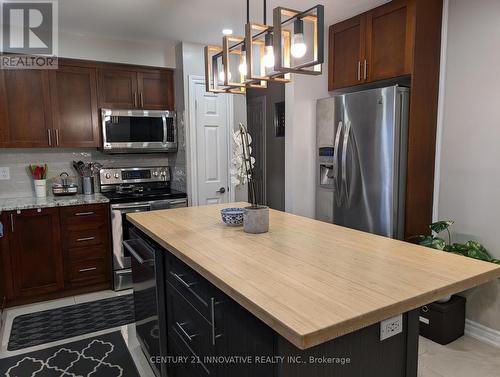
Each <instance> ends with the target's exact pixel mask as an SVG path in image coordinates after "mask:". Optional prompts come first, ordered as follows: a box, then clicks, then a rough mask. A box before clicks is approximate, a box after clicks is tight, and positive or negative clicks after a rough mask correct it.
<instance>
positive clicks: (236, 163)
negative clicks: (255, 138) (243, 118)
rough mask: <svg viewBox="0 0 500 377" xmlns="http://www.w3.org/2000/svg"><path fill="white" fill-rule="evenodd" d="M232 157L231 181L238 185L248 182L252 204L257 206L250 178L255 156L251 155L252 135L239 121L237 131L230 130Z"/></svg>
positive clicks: (252, 182) (253, 185)
mask: <svg viewBox="0 0 500 377" xmlns="http://www.w3.org/2000/svg"><path fill="white" fill-rule="evenodd" d="M232 134H233V135H232V136H233V157H232V159H231V166H230V173H231V183H232V184H234V185H236V186H240V185H245V184H247V183H248V185H249V196H250V200H251V202H252V205H253V206H257V201H256V196H255V182H254V180H253V179H252V177H253V169H254V166H255V158H254V157H252V147H251V146H250V144H252V137H251V136H250V134H249V133H248V131H247V128H246V127H245V126H244V125H243V124H242V123H240V124H239V128H238V130H237V131H234V130H233V132H232Z"/></svg>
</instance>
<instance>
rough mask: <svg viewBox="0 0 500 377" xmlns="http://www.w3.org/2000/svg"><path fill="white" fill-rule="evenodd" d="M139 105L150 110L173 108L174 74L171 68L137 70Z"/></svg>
mask: <svg viewBox="0 0 500 377" xmlns="http://www.w3.org/2000/svg"><path fill="white" fill-rule="evenodd" d="M137 78H138V84H139V101H140V103H139V106H140V107H141V108H143V109H150V110H174V75H173V72H172V71H171V70H165V71H156V72H139V73H138V75H137Z"/></svg>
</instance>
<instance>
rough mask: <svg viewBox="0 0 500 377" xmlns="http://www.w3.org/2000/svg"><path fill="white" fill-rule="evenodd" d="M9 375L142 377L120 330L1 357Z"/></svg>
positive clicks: (0, 367)
mask: <svg viewBox="0 0 500 377" xmlns="http://www.w3.org/2000/svg"><path fill="white" fill-rule="evenodd" d="M0 376H6V377H32V376H36V377H55V376H65V377H90V376H91V377H140V376H139V372H138V371H137V368H136V367H135V364H134V361H133V360H132V356H131V355H130V353H129V351H128V349H127V346H126V345H125V342H124V340H123V337H122V335H121V333H120V332H119V331H115V332H113V333H110V334H105V335H101V336H98V337H93V338H88V339H85V340H80V341H77V342H72V343H68V344H63V345H60V346H56V347H51V348H47V349H44V350H40V351H35V352H30V353H26V354H23V355H19V356H13V357H9V358H7V359H0Z"/></svg>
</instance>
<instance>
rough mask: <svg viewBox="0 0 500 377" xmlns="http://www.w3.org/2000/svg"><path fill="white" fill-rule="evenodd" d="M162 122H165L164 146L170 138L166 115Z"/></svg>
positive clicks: (163, 116)
mask: <svg viewBox="0 0 500 377" xmlns="http://www.w3.org/2000/svg"><path fill="white" fill-rule="evenodd" d="M161 120H162V122H163V144H167V137H168V127H167V117H166V116H165V115H162V117H161Z"/></svg>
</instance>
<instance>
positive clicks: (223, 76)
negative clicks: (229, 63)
mask: <svg viewBox="0 0 500 377" xmlns="http://www.w3.org/2000/svg"><path fill="white" fill-rule="evenodd" d="M225 78H226V75H225V73H224V71H220V72H219V81H222V82H224V80H225ZM228 80H229V81H231V72H229V75H228Z"/></svg>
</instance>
